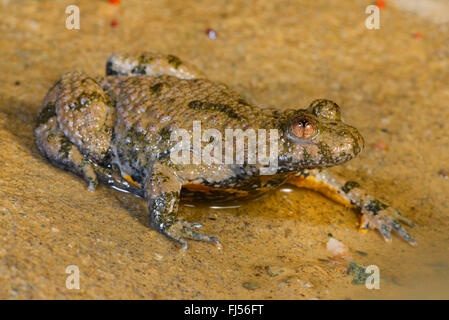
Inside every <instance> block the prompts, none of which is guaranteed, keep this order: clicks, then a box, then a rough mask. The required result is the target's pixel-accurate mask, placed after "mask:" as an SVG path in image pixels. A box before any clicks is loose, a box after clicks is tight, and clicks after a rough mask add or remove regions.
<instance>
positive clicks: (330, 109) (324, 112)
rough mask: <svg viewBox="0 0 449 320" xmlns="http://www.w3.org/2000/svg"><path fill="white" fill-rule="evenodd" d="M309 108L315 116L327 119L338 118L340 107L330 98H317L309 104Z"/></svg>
mask: <svg viewBox="0 0 449 320" xmlns="http://www.w3.org/2000/svg"><path fill="white" fill-rule="evenodd" d="M309 110H310V111H312V114H314V115H316V116H317V117H320V118H323V119H329V120H340V118H341V116H340V107H339V106H338V105H337V104H336V103H335V102H332V101H330V100H326V99H319V100H315V101H313V102H312V103H311V104H310V107H309Z"/></svg>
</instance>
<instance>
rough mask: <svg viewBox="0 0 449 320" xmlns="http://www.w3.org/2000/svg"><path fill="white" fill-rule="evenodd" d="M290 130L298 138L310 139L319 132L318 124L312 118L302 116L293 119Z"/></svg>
mask: <svg viewBox="0 0 449 320" xmlns="http://www.w3.org/2000/svg"><path fill="white" fill-rule="evenodd" d="M290 131H291V133H293V135H294V136H295V137H296V138H298V139H310V138H312V137H314V136H315V134H316V133H317V125H316V122H315V121H314V120H313V119H312V118H309V117H306V116H300V117H297V118H295V119H293V121H292V122H291V124H290Z"/></svg>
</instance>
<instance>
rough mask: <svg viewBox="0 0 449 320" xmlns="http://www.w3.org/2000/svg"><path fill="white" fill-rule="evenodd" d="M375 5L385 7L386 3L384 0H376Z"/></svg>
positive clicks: (380, 7)
mask: <svg viewBox="0 0 449 320" xmlns="http://www.w3.org/2000/svg"><path fill="white" fill-rule="evenodd" d="M376 6H377V7H378V8H379V9H383V8H385V7H386V6H387V4H386V3H385V1H376Z"/></svg>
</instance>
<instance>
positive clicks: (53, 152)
mask: <svg viewBox="0 0 449 320" xmlns="http://www.w3.org/2000/svg"><path fill="white" fill-rule="evenodd" d="M52 90H54V89H52ZM49 95H50V97H51V92H49V94H48V95H47V97H46V99H44V103H45V105H44V108H43V109H42V110H41V112H40V113H39V117H38V125H37V126H36V129H35V130H34V135H35V137H36V145H37V148H38V149H39V151H40V152H41V154H42V155H44V156H45V157H46V158H47V159H48V160H49V161H50V162H51V163H52V164H53V165H55V166H57V167H59V168H62V169H64V170H67V171H70V172H73V173H75V174H77V175H79V176H81V177H83V178H84V180H85V181H86V182H87V183H88V185H89V190H94V189H95V187H96V186H97V184H98V181H97V176H96V174H95V171H94V168H93V167H92V164H91V163H90V162H89V161H87V160H86V159H85V158H84V156H83V155H82V154H81V153H80V152H79V150H78V149H77V148H76V146H74V145H73V144H72V143H71V142H70V141H69V139H67V137H66V136H65V135H64V133H63V132H62V130H61V129H60V128H59V126H58V123H57V120H56V112H55V107H54V103H53V101H51V100H50V99H48V98H49Z"/></svg>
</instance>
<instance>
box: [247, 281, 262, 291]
mask: <svg viewBox="0 0 449 320" xmlns="http://www.w3.org/2000/svg"><path fill="white" fill-rule="evenodd" d="M243 287H244V288H245V289H248V290H256V289H259V284H258V283H257V282H251V281H249V282H245V283H243Z"/></svg>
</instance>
